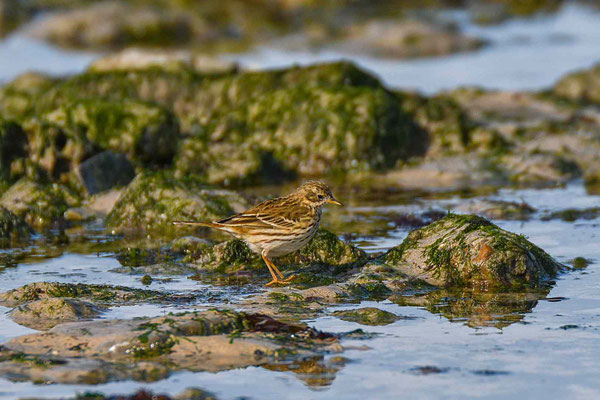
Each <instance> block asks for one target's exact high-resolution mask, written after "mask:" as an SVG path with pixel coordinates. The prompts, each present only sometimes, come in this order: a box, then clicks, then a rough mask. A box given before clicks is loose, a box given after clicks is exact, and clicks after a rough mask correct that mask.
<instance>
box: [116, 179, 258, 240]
mask: <svg viewBox="0 0 600 400" xmlns="http://www.w3.org/2000/svg"><path fill="white" fill-rule="evenodd" d="M248 206H249V205H248V202H247V201H246V200H245V199H244V198H243V197H242V196H240V195H239V194H237V193H235V192H232V191H228V190H219V189H213V188H211V187H209V186H207V185H203V184H202V183H201V182H199V181H197V180H194V179H191V178H187V179H186V178H183V179H174V178H173V177H171V176H169V175H168V174H167V173H154V174H151V173H144V174H141V175H139V176H137V177H136V178H135V179H134V180H133V181H132V182H131V183H130V184H129V186H128V187H127V189H126V190H125V192H124V193H123V194H122V196H121V197H120V199H119V200H118V201H117V203H116V204H115V206H114V208H113V209H112V211H111V212H110V214H109V215H108V218H107V225H108V227H110V228H113V229H114V230H115V231H119V232H127V231H129V232H134V231H141V230H144V231H145V232H149V233H151V232H158V231H161V232H163V233H165V232H175V227H174V225H173V221H190V220H191V221H212V220H216V219H220V218H223V217H226V216H229V215H232V214H235V213H236V212H241V211H243V210H245V209H247V208H248ZM179 231H180V232H181V231H182V230H181V228H180V229H179Z"/></svg>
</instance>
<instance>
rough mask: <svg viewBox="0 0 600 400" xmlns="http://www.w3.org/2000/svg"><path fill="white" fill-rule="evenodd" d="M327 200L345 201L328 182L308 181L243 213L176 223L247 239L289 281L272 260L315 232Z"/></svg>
mask: <svg viewBox="0 0 600 400" xmlns="http://www.w3.org/2000/svg"><path fill="white" fill-rule="evenodd" d="M326 203H332V204H337V205H342V203H340V202H339V201H337V200H336V199H335V198H334V197H333V194H331V190H329V188H328V187H327V185H325V184H324V183H321V182H317V181H308V182H305V183H304V184H303V185H302V186H300V187H299V188H298V189H296V191H295V192H293V193H291V194H289V195H287V196H285V197H278V198H276V199H272V200H267V201H265V202H263V203H260V204H258V205H256V206H254V207H252V208H250V209H248V210H246V211H244V212H242V213H239V214H235V215H232V216H231V217H228V218H224V219H221V220H219V221H214V222H187V221H176V222H174V224H185V225H201V226H207V227H210V228H215V229H219V230H221V231H224V232H227V233H230V234H231V235H233V236H235V237H237V238H239V239H242V240H244V241H245V242H246V243H248V245H249V246H250V248H251V249H252V250H253V251H254V252H256V253H258V254H260V255H261V256H262V258H263V260H264V261H265V263H266V264H267V267H268V268H269V272H270V273H271V276H272V277H273V280H272V281H271V282H269V283H267V286H269V285H272V284H275V283H284V284H285V283H289V282H290V281H291V280H292V279H293V278H294V276H291V277H289V278H287V279H285V278H284V277H283V274H282V273H281V272H279V270H278V269H277V267H276V266H275V265H274V264H273V262H272V261H271V258H272V257H279V256H283V255H286V254H289V253H291V252H293V251H296V250H298V249H300V248H302V247H303V246H304V245H306V244H307V243H308V242H309V241H310V239H312V237H313V236H314V235H315V233H316V232H317V229H318V228H319V223H320V222H321V208H322V207H323V206H324V205H325V204H326Z"/></svg>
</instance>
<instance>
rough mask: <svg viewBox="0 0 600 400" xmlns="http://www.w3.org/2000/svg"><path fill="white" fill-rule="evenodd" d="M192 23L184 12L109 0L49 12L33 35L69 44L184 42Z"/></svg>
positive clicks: (74, 45) (188, 36)
mask: <svg viewBox="0 0 600 400" xmlns="http://www.w3.org/2000/svg"><path fill="white" fill-rule="evenodd" d="M97 21H103V23H102V24H98V23H97ZM191 23H192V22H191V20H190V18H188V17H186V15H184V14H180V13H173V12H170V11H167V10H160V9H157V8H153V7H133V6H131V5H129V4H126V3H125V2H117V1H106V2H100V3H94V2H93V3H92V4H90V5H89V6H83V7H79V8H77V9H74V10H68V11H64V12H59V13H55V14H53V15H50V16H48V17H47V18H45V19H42V20H41V21H39V22H38V23H37V24H36V25H35V26H34V27H32V29H31V34H32V35H33V36H35V37H37V38H39V39H44V40H48V41H50V42H53V43H57V44H59V45H63V46H67V47H85V48H88V47H92V48H115V47H119V46H123V45H127V44H131V43H133V44H140V45H161V44H162V45H165V44H171V43H177V44H182V43H185V42H187V41H189V40H190V38H191V37H192V31H193V27H192V25H191Z"/></svg>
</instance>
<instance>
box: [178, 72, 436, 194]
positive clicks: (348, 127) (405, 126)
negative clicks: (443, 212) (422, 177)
mask: <svg viewBox="0 0 600 400" xmlns="http://www.w3.org/2000/svg"><path fill="white" fill-rule="evenodd" d="M328 73H332V74H333V76H328V75H327V74H328ZM340 74H346V75H347V79H346V80H345V81H342V82H340V81H339V78H338V76H340ZM361 75H362V77H361ZM342 76H343V75H342ZM353 82H357V84H353ZM232 94H233V96H235V98H233V99H232V98H231V96H232ZM202 97H204V98H205V99H202V100H203V103H204V102H208V98H210V97H213V101H212V103H213V104H214V105H216V104H218V105H220V107H214V106H211V108H210V109H207V108H206V107H204V109H202V108H197V109H196V110H195V111H192V114H191V115H190V116H192V117H193V116H194V114H196V118H197V121H198V122H200V125H201V126H200V127H199V128H200V129H199V131H198V134H195V135H193V136H191V137H190V138H188V139H187V140H186V141H185V142H184V143H183V144H182V149H181V152H180V154H179V156H178V158H177V161H176V168H177V171H178V173H180V174H186V173H190V172H195V173H201V174H204V175H205V176H206V177H207V179H208V180H209V181H211V182H224V181H236V180H241V183H245V181H249V182H256V181H260V180H261V178H262V179H263V180H264V175H265V173H264V172H263V171H265V170H269V169H270V168H272V167H268V166H266V165H265V163H271V164H273V165H275V166H277V167H278V169H280V170H281V172H280V175H284V176H285V173H286V171H292V172H295V173H298V174H307V175H309V174H313V175H314V174H324V173H335V172H338V173H346V172H348V171H364V170H367V171H373V170H381V169H385V168H390V167H393V166H394V165H396V163H397V162H399V161H400V160H403V159H405V158H407V157H408V156H410V155H412V154H415V153H419V152H420V151H421V149H422V146H421V144H422V142H423V140H424V135H422V131H421V130H420V128H419V127H418V126H416V125H415V124H414V122H413V121H412V119H411V118H410V117H408V116H407V115H406V114H405V113H404V112H403V111H402V109H401V103H400V100H399V98H398V97H397V96H395V95H394V94H392V93H390V92H388V91H387V90H385V89H384V88H383V87H382V86H381V85H380V84H378V85H374V81H373V79H372V78H371V77H370V76H368V75H367V74H366V73H364V72H362V71H360V70H358V69H357V68H355V67H353V66H351V65H349V64H344V63H340V64H333V65H325V66H314V67H308V68H303V69H300V68H296V69H288V70H282V71H268V72H252V73H245V74H238V75H236V76H232V77H224V78H221V79H217V80H214V81H212V82H211V84H210V85H209V86H208V87H207V88H206V91H205V93H203V94H202ZM256 99H258V100H256ZM198 100H200V99H198ZM200 112H201V114H198V113H200ZM203 120H206V123H203V122H202V121H203ZM215 140H218V142H219V143H218V144H216V145H214V144H213V142H214V141H215ZM332 166H334V167H333V168H332ZM223 171H232V172H235V171H239V172H236V174H238V175H239V173H240V172H241V175H240V176H239V177H237V178H236V176H235V174H233V175H231V176H227V175H224V172H223Z"/></svg>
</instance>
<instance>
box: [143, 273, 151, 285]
mask: <svg viewBox="0 0 600 400" xmlns="http://www.w3.org/2000/svg"><path fill="white" fill-rule="evenodd" d="M152 280H153V279H152V277H151V276H150V275H147V274H146V275H144V276H142V279H141V281H142V285H146V286H148V285H151V284H152Z"/></svg>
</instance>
